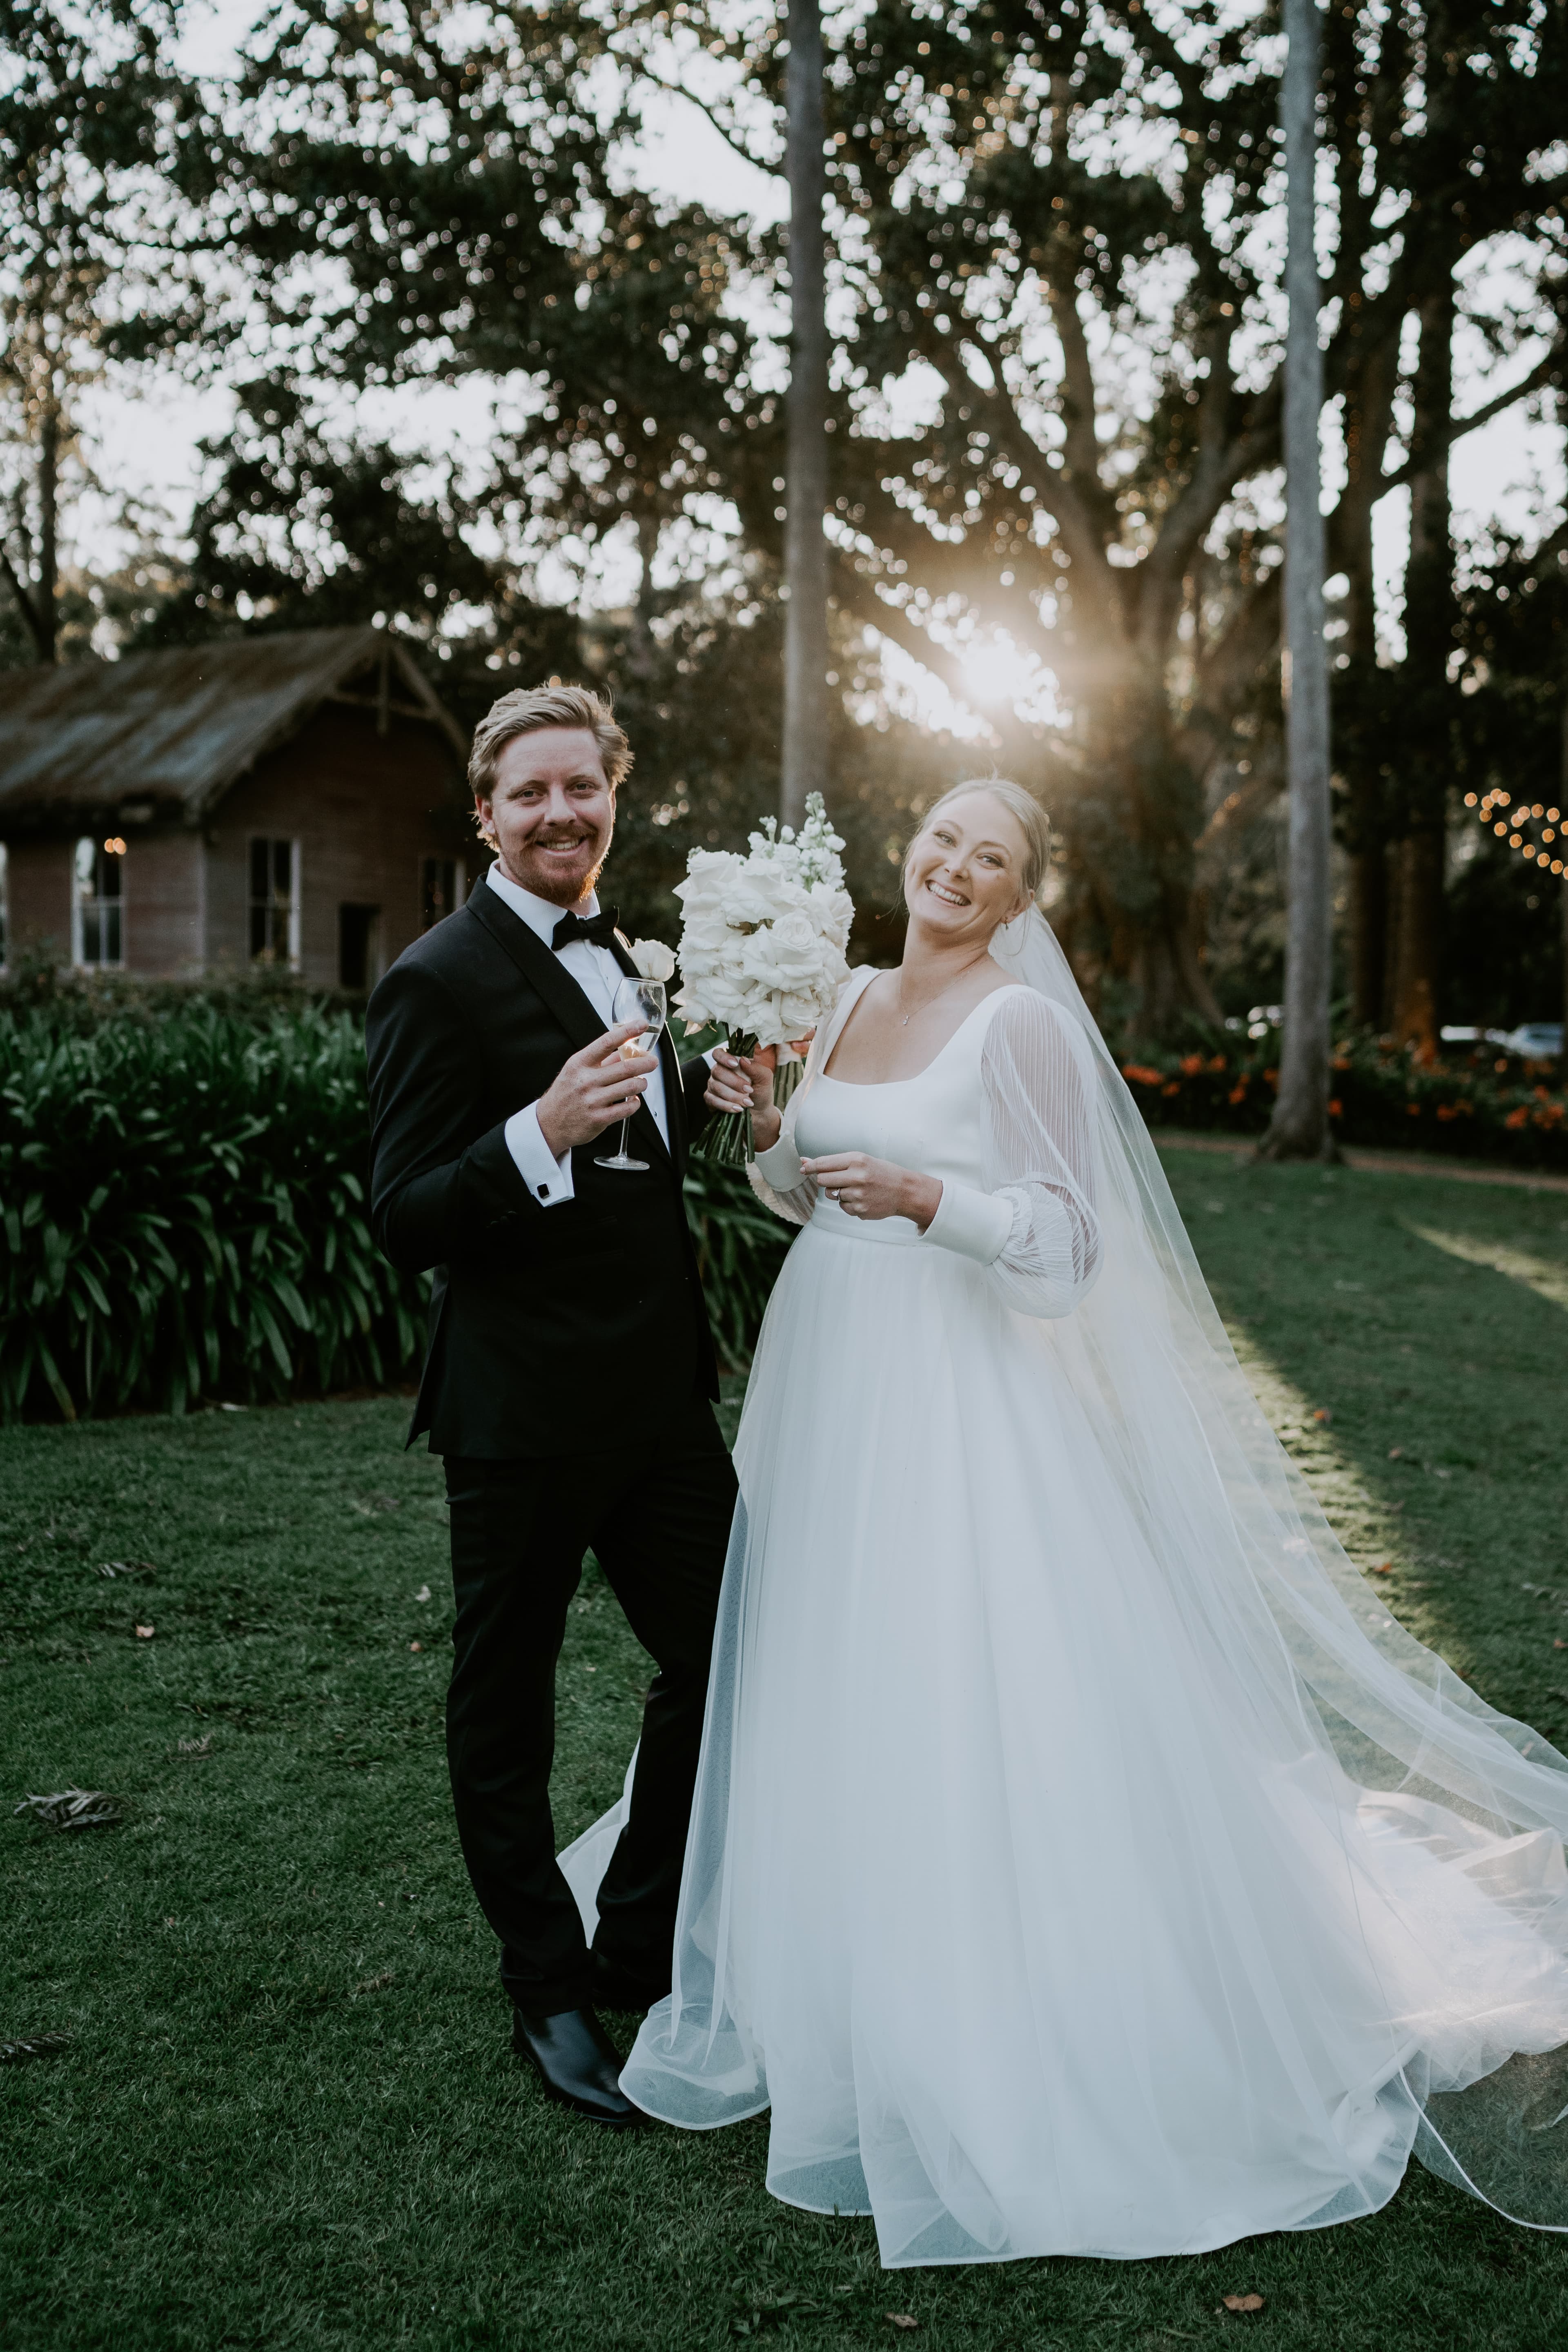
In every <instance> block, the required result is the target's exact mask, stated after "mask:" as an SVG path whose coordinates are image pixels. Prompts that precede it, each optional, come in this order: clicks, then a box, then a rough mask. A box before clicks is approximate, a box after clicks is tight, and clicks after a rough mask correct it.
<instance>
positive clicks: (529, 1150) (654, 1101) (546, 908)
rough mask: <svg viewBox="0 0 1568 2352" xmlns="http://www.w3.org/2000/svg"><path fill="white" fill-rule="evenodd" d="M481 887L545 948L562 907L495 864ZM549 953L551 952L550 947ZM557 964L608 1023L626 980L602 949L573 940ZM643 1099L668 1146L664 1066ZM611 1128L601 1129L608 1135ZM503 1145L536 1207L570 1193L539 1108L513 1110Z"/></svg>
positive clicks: (651, 1076)
mask: <svg viewBox="0 0 1568 2352" xmlns="http://www.w3.org/2000/svg"><path fill="white" fill-rule="evenodd" d="M485 887H486V888H487V889H489V890H493V891H494V892H495V894H496V897H497V898H499V899H500V902H501V904H502V906H504V907H510V908H511V911H512V913H513V914H514V915H519V916H521V919H522V920H523V921H524V922H525V923H526V924H527V925H528V927H529V929H530V930H531V931H533V932H536V933H537V935H538V936H539V938H540V939H542V940H543V941H544V944H545V946H546V947H547V948H548V947H549V946H550V942H551V940H552V939H553V938H554V936H555V926H556V924H557V923H558V922H559V921H560V920H561V918H562V916H563V915H564V914H565V913H566V911H567V909H566V908H564V907H557V906H555V905H554V904H552V901H551V900H550V899H548V898H536V897H535V896H534V894H533V892H532V891H531V890H525V889H523V887H522V886H521V883H517V882H514V881H513V880H512V879H511V877H510V875H507V874H503V873H502V872H501V870H500V866H499V865H496V866H491V867H490V870H489V873H488V874H487V875H486V877H485ZM573 911H574V912H575V913H577V914H579V915H583V916H588V915H596V914H597V913H598V911H599V901H598V899H597V898H595V896H594V894H593V892H592V891H590V892H589V894H588V896H587V898H580V899H579V900H578V902H577V905H576V907H575V908H574V910H573ZM551 952H552V954H553V952H554V950H553V949H552V950H551ZM560 960H561V964H562V967H563V970H564V971H568V972H570V973H571V975H572V978H573V979H574V981H575V982H576V983H577V985H578V987H579V988H580V989H581V990H582V992H583V993H584V996H585V997H586V998H587V1000H588V1002H589V1003H590V1004H591V1005H592V1006H593V1008H594V1010H595V1013H597V1014H598V1015H599V1018H600V1019H601V1021H603V1023H604V1024H605V1028H606V1029H608V1028H609V1027H611V1026H612V1017H611V1016H612V1013H613V1009H614V1006H615V1002H616V989H617V988H618V987H619V986H620V984H621V982H622V981H623V980H624V979H625V978H626V974H625V972H623V971H622V970H621V968H620V966H619V964H618V963H617V962H616V959H615V957H614V956H613V955H612V954H611V953H610V950H609V949H608V948H601V947H595V945H594V944H593V942H592V941H591V940H572V942H571V943H570V945H569V946H567V947H563V949H562V950H561V959H560ZM643 1101H644V1102H645V1103H646V1104H647V1108H648V1109H649V1110H650V1111H652V1113H653V1116H654V1120H655V1123H656V1124H657V1126H658V1131H659V1133H660V1135H661V1136H662V1137H663V1138H664V1144H665V1149H666V1150H668V1149H669V1118H668V1112H667V1111H666V1109H665V1103H664V1068H663V1065H662V1063H661V1064H660V1065H659V1066H658V1068H656V1069H654V1070H651V1071H650V1072H649V1073H648V1081H647V1093H646V1094H645V1095H644V1096H643ZM616 1131H617V1130H616V1129H605V1133H606V1134H608V1135H610V1136H611V1138H612V1139H613V1138H614V1136H615V1134H616ZM506 1148H507V1150H509V1151H510V1154H511V1156H512V1159H513V1160H514V1161H515V1162H516V1164H517V1171H518V1173H519V1175H520V1176H521V1178H522V1181H523V1182H524V1183H525V1184H526V1185H527V1186H528V1189H529V1191H530V1192H531V1193H532V1195H533V1197H534V1199H535V1200H536V1201H537V1202H539V1203H540V1205H541V1207H542V1208H546V1209H555V1208H559V1207H560V1205H561V1203H562V1202H563V1201H570V1200H571V1199H572V1197H573V1184H572V1154H571V1152H570V1150H567V1151H563V1153H562V1155H561V1157H560V1159H559V1160H557V1158H556V1157H555V1154H554V1153H553V1152H552V1150H551V1149H550V1146H549V1145H548V1144H547V1143H546V1142H545V1140H544V1137H543V1134H542V1131H541V1129H540V1125H539V1106H538V1104H537V1103H528V1104H526V1105H525V1106H524V1108H522V1109H521V1110H514V1111H513V1113H512V1115H511V1117H510V1118H509V1119H508V1121H507V1123H506Z"/></svg>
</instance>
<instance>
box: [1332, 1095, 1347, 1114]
mask: <svg viewBox="0 0 1568 2352" xmlns="http://www.w3.org/2000/svg"><path fill="white" fill-rule="evenodd" d="M1344 1115H1345V1107H1344V1105H1343V1103H1342V1102H1341V1100H1340V1098H1339V1097H1338V1095H1331V1097H1329V1117H1330V1118H1343V1117H1344Z"/></svg>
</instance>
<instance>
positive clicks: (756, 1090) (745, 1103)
mask: <svg viewBox="0 0 1568 2352" xmlns="http://www.w3.org/2000/svg"><path fill="white" fill-rule="evenodd" d="M777 1059H778V1055H777V1052H776V1050H775V1049H774V1047H773V1046H772V1045H763V1047H761V1048H760V1050H759V1051H758V1052H756V1053H755V1054H749V1055H746V1056H745V1058H744V1059H743V1060H742V1058H741V1056H740V1055H735V1054H731V1052H730V1050H729V1048H728V1046H725V1045H721V1046H720V1048H719V1050H718V1052H717V1053H716V1054H715V1055H714V1056H713V1066H712V1068H711V1069H710V1072H709V1074H708V1086H707V1090H706V1092H705V1093H704V1095H703V1097H702V1099H703V1100H704V1102H705V1103H706V1104H707V1106H708V1108H709V1109H710V1110H711V1111H717V1112H720V1113H721V1114H722V1113H723V1112H726V1111H737V1110H749V1111H750V1112H751V1114H752V1149H753V1150H757V1151H770V1150H772V1149H773V1145H774V1144H775V1143H776V1142H777V1141H778V1139H779V1129H780V1128H781V1126H782V1125H783V1120H782V1119H781V1118H780V1116H779V1114H778V1112H777V1111H776V1110H775V1109H774V1108H773V1064H774V1062H775V1061H776V1060H777Z"/></svg>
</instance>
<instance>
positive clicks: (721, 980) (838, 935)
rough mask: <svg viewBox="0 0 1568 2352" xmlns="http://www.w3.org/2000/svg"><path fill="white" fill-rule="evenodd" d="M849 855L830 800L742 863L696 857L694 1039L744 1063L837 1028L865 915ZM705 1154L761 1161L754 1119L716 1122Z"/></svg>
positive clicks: (689, 883) (739, 1115)
mask: <svg viewBox="0 0 1568 2352" xmlns="http://www.w3.org/2000/svg"><path fill="white" fill-rule="evenodd" d="M843 846H844V844H843V842H842V841H841V840H840V839H839V837H838V835H837V834H836V833H835V832H834V830H833V828H832V826H831V825H830V824H828V822H827V812H826V809H825V808H824V806H823V803H822V794H821V793H812V795H811V797H810V799H809V800H808V801H807V802H806V804H805V824H803V825H802V826H801V828H800V831H799V833H798V834H796V833H795V831H794V830H793V829H792V828H791V827H790V826H789V825H785V826H784V830H783V832H782V833H781V832H780V830H779V824H778V819H777V818H776V817H769V818H768V820H767V822H766V823H765V824H764V825H763V829H762V831H761V832H760V833H753V834H752V836H751V846H750V849H749V851H748V853H747V855H746V856H744V857H742V856H741V855H740V853H739V851H737V850H730V849H694V850H693V851H692V853H691V855H690V856H689V858H688V859H687V862H686V879H685V881H684V882H679V883H678V884H677V885H676V892H675V895H676V897H677V898H679V900H680V902H681V909H682V914H683V917H684V922H683V925H682V929H681V934H680V948H679V956H680V978H681V986H680V989H679V992H678V994H677V996H676V999H675V1010H676V1011H677V1012H678V1013H681V1014H682V1015H683V1016H684V1018H685V1021H686V1025H687V1028H688V1030H692V1029H703V1028H706V1027H708V1026H709V1025H710V1024H715V1025H717V1026H718V1027H720V1028H721V1029H722V1030H723V1031H724V1042H725V1044H726V1045H728V1046H729V1048H730V1051H731V1053H732V1054H739V1055H742V1057H743V1056H745V1055H751V1054H754V1053H755V1052H756V1051H757V1049H758V1047H759V1046H763V1045H787V1044H788V1043H789V1041H790V1040H791V1039H792V1038H795V1037H802V1036H804V1035H805V1033H806V1032H807V1030H810V1029H815V1028H816V1024H817V1023H818V1022H819V1021H823V1020H826V1016H827V1015H828V1013H831V1012H832V1010H833V1007H834V1005H835V1004H836V1003H837V1001H838V992H839V990H840V989H841V988H842V987H843V985H844V983H845V982H846V981H847V979H848V977H849V966H848V963H847V961H846V959H845V950H846V949H847V946H848V944H849V926H850V924H851V922H852V921H853V920H854V918H855V908H854V905H853V902H852V901H851V899H850V897H849V893H848V892H847V890H846V889H845V887H844V866H843V863H842V861H841V859H840V857H839V855H838V853H839V851H840V850H841V849H842V848H843ZM698 1148H699V1150H701V1151H703V1152H704V1153H705V1154H706V1155H707V1157H708V1158H709V1159H710V1160H723V1161H726V1162H728V1163H729V1164H730V1165H731V1166H738V1165H739V1164H740V1163H741V1162H742V1161H743V1160H749V1159H750V1158H751V1156H752V1119H751V1113H750V1112H749V1111H746V1112H731V1113H730V1114H729V1115H727V1116H726V1117H725V1118H717V1119H713V1120H711V1121H710V1124H709V1126H708V1128H707V1129H706V1131H705V1133H704V1135H703V1138H702V1141H701V1143H700V1145H699V1147H698Z"/></svg>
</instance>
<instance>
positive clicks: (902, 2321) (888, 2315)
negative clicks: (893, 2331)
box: [883, 2311, 920, 2327]
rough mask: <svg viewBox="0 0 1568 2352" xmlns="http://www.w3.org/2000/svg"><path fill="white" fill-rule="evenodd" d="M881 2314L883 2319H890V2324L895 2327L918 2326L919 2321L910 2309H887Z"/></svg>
mask: <svg viewBox="0 0 1568 2352" xmlns="http://www.w3.org/2000/svg"><path fill="white" fill-rule="evenodd" d="M883 2317H884V2318H885V2319H887V2320H889V2321H890V2322H891V2324H892V2326H895V2327H918V2326H920V2321H919V2320H918V2319H917V2318H916V2317H915V2315H914V2313H913V2312H912V2311H889V2312H884V2313H883Z"/></svg>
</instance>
